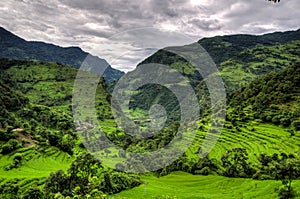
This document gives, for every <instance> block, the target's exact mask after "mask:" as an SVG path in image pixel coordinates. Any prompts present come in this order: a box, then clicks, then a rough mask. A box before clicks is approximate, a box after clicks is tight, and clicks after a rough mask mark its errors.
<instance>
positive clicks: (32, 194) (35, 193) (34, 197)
mask: <svg viewBox="0 0 300 199" xmlns="http://www.w3.org/2000/svg"><path fill="white" fill-rule="evenodd" d="M43 198H44V194H43V192H42V191H41V190H40V189H39V188H37V187H32V188H29V189H28V190H27V191H26V192H25V194H24V196H23V199H43Z"/></svg>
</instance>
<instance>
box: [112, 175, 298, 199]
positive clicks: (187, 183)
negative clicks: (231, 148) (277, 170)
mask: <svg viewBox="0 0 300 199" xmlns="http://www.w3.org/2000/svg"><path fill="white" fill-rule="evenodd" d="M142 179H143V181H144V184H143V185H140V186H139V187H136V188H133V189H131V190H127V191H123V192H121V193H119V194H116V195H115V196H114V197H117V198H118V197H120V198H126V199H129V198H161V199H164V198H168V199H170V198H195V199H196V198H197V199H200V198H207V199H208V198H212V199H215V198H223V199H226V198H240V199H243V198H247V199H248V198H262V199H265V198H277V193H275V192H274V189H275V188H279V187H280V186H281V183H280V182H277V181H273V180H265V181H257V180H252V179H241V178H225V177H220V176H196V175H191V174H188V173H184V172H174V173H171V174H169V175H168V176H164V177H161V178H157V177H154V176H143V177H142ZM293 183H294V184H293V185H294V187H295V190H296V191H300V181H295V182H293ZM111 198H113V197H111Z"/></svg>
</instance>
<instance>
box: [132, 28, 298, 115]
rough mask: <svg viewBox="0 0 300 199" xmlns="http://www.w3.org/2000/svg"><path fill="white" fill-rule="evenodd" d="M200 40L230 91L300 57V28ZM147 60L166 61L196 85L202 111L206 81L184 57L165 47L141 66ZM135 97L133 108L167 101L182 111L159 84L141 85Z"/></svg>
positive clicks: (206, 97) (205, 102)
mask: <svg viewBox="0 0 300 199" xmlns="http://www.w3.org/2000/svg"><path fill="white" fill-rule="evenodd" d="M198 43H199V44H201V45H202V47H204V48H205V49H206V50H207V51H208V53H209V54H210V56H211V57H212V59H213V60H214V61H215V63H216V64H217V68H218V69H219V71H220V75H221V77H222V79H223V81H224V83H225V87H226V91H227V92H228V93H232V92H234V91H235V90H237V89H239V88H240V87H241V86H243V85H245V84H248V83H250V82H251V81H253V80H255V79H256V78H259V77H261V76H263V75H266V74H268V73H270V72H272V71H281V70H283V69H284V68H285V67H287V66H289V65H292V64H293V63H295V62H299V61H300V51H299V49H300V48H299V46H300V30H297V31H287V32H277V33H271V34H266V35H260V36H257V35H229V36H217V37H212V38H204V39H201V40H199V42H198ZM192 45H194V44H191V45H188V46H183V47H182V49H183V51H186V49H188V48H189V46H192ZM178 48H180V47H178ZM191 49H192V48H191ZM194 54H195V52H193V50H190V51H189V55H190V56H197V54H195V55H194ZM148 63H159V64H165V65H168V66H170V67H171V68H172V69H175V70H177V71H178V72H180V73H181V74H182V75H183V76H185V77H186V78H187V79H188V81H189V83H190V84H191V86H192V87H193V88H194V89H195V91H196V95H197V96H198V99H199V102H200V107H201V109H202V111H203V110H205V109H206V108H207V107H208V106H209V103H210V102H209V93H208V90H207V88H206V84H205V81H203V78H202V76H201V74H199V72H198V71H197V70H196V69H195V68H194V67H193V66H192V65H191V64H190V63H187V61H186V60H185V59H184V58H182V57H181V56H179V55H175V54H174V53H172V52H169V51H168V48H165V49H161V50H159V51H157V52H156V53H154V54H153V55H151V56H150V57H148V58H146V59H145V60H144V61H143V62H141V63H140V64H139V65H138V67H139V66H140V65H141V64H148ZM133 72H134V71H133ZM162 75H163V74H162ZM132 99H133V100H132V101H131V105H132V108H140V109H142V110H147V108H149V107H151V105H152V104H153V103H160V104H163V105H166V106H165V107H167V111H168V112H169V113H170V114H171V115H172V117H173V118H176V117H174V116H175V115H176V114H179V113H180V109H179V106H178V102H177V101H176V97H175V96H174V95H172V94H171V93H170V92H169V91H166V89H163V86H160V85H146V86H144V87H142V88H140V89H139V92H137V94H136V95H135V96H134V97H133V98H132Z"/></svg>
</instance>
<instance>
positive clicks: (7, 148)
mask: <svg viewBox="0 0 300 199" xmlns="http://www.w3.org/2000/svg"><path fill="white" fill-rule="evenodd" d="M17 148H18V141H17V140H15V139H10V140H9V141H8V142H7V143H6V144H4V145H3V146H2V152H1V153H2V154H8V153H11V152H12V151H14V150H15V149H17Z"/></svg>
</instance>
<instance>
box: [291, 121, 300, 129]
mask: <svg viewBox="0 0 300 199" xmlns="http://www.w3.org/2000/svg"><path fill="white" fill-rule="evenodd" d="M292 126H293V127H294V129H295V130H296V131H300V121H299V120H296V121H293V123H292Z"/></svg>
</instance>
